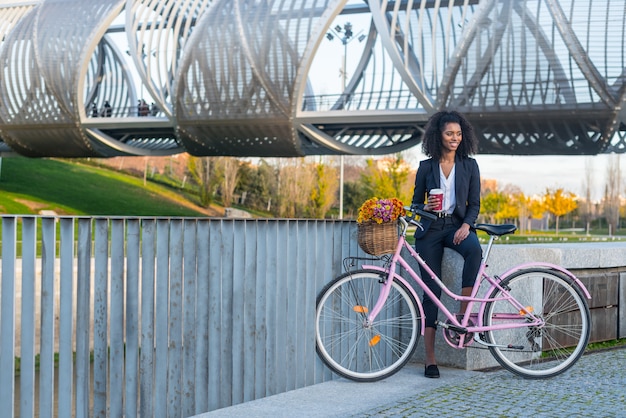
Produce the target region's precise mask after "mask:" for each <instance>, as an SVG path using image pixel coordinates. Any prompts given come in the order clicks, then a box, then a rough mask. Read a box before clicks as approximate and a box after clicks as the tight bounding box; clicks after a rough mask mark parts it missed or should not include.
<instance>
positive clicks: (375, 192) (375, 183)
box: [361, 154, 413, 204]
mask: <svg viewBox="0 0 626 418" xmlns="http://www.w3.org/2000/svg"><path fill="white" fill-rule="evenodd" d="M366 163H367V168H366V171H365V173H363V174H362V175H361V181H362V183H363V184H364V188H365V189H366V190H367V191H368V192H369V197H374V196H378V197H381V198H386V197H397V198H398V199H400V200H401V201H402V202H404V203H406V204H409V203H410V201H411V197H412V196H411V190H412V186H413V185H412V184H411V182H410V181H408V180H409V175H410V174H411V167H410V166H409V164H408V163H407V162H406V161H405V160H404V158H403V157H402V154H395V155H394V156H393V157H387V158H382V159H380V160H373V159H371V158H370V159H368V160H367V161H366Z"/></svg>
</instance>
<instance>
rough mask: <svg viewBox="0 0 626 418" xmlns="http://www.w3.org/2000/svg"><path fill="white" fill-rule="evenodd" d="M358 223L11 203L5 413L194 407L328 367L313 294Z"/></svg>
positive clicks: (353, 250) (3, 347)
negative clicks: (318, 339) (48, 210)
mask: <svg viewBox="0 0 626 418" xmlns="http://www.w3.org/2000/svg"><path fill="white" fill-rule="evenodd" d="M355 231H356V228H355V227H354V223H353V222H352V223H351V222H347V221H330V220H329V221H315V220H232V219H206V218H183V219H180V218H176V219H174V218H172V219H154V218H89V217H87V218H82V217H38V216H26V217H18V216H3V217H2V262H1V287H0V292H1V293H0V315H1V318H0V367H1V368H2V370H3V372H2V373H1V374H0V405H2V406H3V411H4V413H5V414H6V415H4V416H13V414H17V413H18V412H17V411H18V410H19V413H20V414H21V416H36V415H39V416H41V417H45V416H50V417H51V416H72V413H75V414H76V416H105V415H106V416H133V417H135V416H150V417H152V416H154V417H166V416H176V417H178V416H191V415H195V414H199V413H202V412H206V411H211V410H215V409H218V408H222V407H226V406H230V405H234V404H238V403H241V402H245V401H250V400H254V399H257V398H262V397H265V396H269V395H273V394H278V393H281V392H285V391H288V390H292V389H297V388H300V387H304V386H308V385H311V384H314V383H318V382H322V381H325V380H329V379H331V378H332V376H331V374H330V373H329V371H328V370H327V369H325V368H324V367H323V366H322V364H321V362H320V361H319V359H318V358H317V356H316V353H315V341H314V311H315V297H316V295H317V292H318V291H319V289H320V288H321V287H322V286H323V285H324V284H325V283H326V282H327V281H329V280H330V278H332V277H334V276H336V275H338V274H339V273H340V269H341V261H342V259H343V258H344V257H346V256H348V255H356V254H357V253H358V252H359V251H360V250H359V249H358V246H357V244H356V242H355V240H354V239H352V235H353V234H354V233H355ZM55 353H58V361H57V360H55ZM37 357H38V358H39V361H38V365H36V364H37V363H36V362H35V360H36V358H37ZM16 358H19V359H20V361H19V363H18V362H17V361H16ZM18 365H19V367H17V366H18ZM16 370H19V371H16ZM11 371H14V372H11ZM18 376H19V378H18ZM16 382H17V383H16ZM16 385H19V387H16ZM36 386H37V387H39V395H38V397H37V399H35V391H34V388H35V387H36ZM68 388H72V389H71V390H68ZM90 388H91V389H90ZM18 389H19V396H16V392H17V391H18ZM16 397H17V399H16ZM55 404H56V405H58V406H56V407H55V406H54V405H55ZM9 411H11V412H9Z"/></svg>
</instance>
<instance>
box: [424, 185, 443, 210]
mask: <svg viewBox="0 0 626 418" xmlns="http://www.w3.org/2000/svg"><path fill="white" fill-rule="evenodd" d="M428 194H429V195H430V196H434V197H437V198H439V205H438V206H437V207H436V208H435V209H433V210H434V211H435V212H441V211H442V210H443V190H441V189H432V190H431V191H430V192H429V193H428Z"/></svg>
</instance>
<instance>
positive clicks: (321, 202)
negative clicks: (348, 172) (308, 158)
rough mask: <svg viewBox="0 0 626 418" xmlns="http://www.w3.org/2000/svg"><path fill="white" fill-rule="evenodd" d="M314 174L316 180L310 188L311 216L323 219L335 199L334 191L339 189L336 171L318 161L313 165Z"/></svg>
mask: <svg viewBox="0 0 626 418" xmlns="http://www.w3.org/2000/svg"><path fill="white" fill-rule="evenodd" d="M315 174H316V178H317V182H316V184H315V185H314V186H313V189H312V190H311V202H312V205H311V216H312V217H313V218H317V219H324V217H325V216H326V213H328V211H329V210H330V208H331V207H332V205H333V203H335V201H336V199H335V197H336V192H337V189H339V182H338V180H337V171H336V170H333V169H332V168H331V167H330V166H328V165H326V164H324V163H322V162H319V163H318V164H317V165H316V166H315Z"/></svg>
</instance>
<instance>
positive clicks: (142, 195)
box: [0, 157, 220, 216]
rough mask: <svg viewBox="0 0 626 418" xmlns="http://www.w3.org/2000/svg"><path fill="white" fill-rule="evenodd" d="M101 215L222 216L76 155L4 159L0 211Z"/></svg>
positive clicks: (164, 190) (160, 188)
mask: <svg viewBox="0 0 626 418" xmlns="http://www.w3.org/2000/svg"><path fill="white" fill-rule="evenodd" d="M41 210H52V211H55V212H56V213H58V214H60V215H89V216H96V215H103V216H206V215H210V216H220V214H219V212H218V211H215V210H214V211H207V210H204V209H202V208H200V207H197V206H195V205H194V204H192V203H191V202H189V201H187V200H185V199H184V198H183V197H181V196H179V195H177V194H176V193H175V192H173V191H171V190H169V189H167V188H165V187H162V186H159V185H155V184H152V183H148V184H147V185H146V186H144V185H143V179H139V178H136V177H132V176H129V175H126V174H123V173H119V172H116V171H113V170H108V169H105V168H100V167H92V166H89V165H84V164H81V163H79V162H78V161H74V160H56V159H54V160H53V159H39V158H37V159H35V158H25V157H9V158H6V157H5V158H2V166H1V172H0V212H1V213H10V214H24V215H27V214H38V213H40V211H41Z"/></svg>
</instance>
